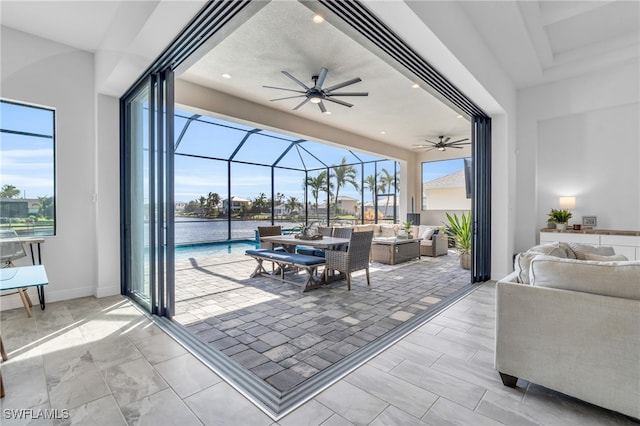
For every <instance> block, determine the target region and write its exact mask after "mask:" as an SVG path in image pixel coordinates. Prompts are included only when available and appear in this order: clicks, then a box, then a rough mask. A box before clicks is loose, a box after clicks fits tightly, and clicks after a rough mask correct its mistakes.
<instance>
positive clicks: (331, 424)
mask: <svg viewBox="0 0 640 426" xmlns="http://www.w3.org/2000/svg"><path fill="white" fill-rule="evenodd" d="M322 426H354V424H353V423H351V422H350V421H349V420H347V419H345V418H344V417H342V416H340V415H339V414H334V415H333V416H331V417H329V418H328V419H327V421H326V422H324V423H322Z"/></svg>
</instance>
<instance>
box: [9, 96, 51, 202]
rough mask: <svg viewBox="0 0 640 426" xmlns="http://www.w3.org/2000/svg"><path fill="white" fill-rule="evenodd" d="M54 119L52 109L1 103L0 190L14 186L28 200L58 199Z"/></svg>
mask: <svg viewBox="0 0 640 426" xmlns="http://www.w3.org/2000/svg"><path fill="white" fill-rule="evenodd" d="M54 115H55V114H54V111H53V110H52V109H42V108H37V107H25V106H19V105H14V104H11V103H7V102H4V101H3V102H0V129H2V130H3V132H1V133H0V187H2V186H4V185H13V186H15V187H16V188H18V189H19V190H20V191H21V192H20V197H24V198H38V197H44V196H53V195H54V185H53V179H52V176H53V170H54V160H53V158H54V142H53V134H54V121H55V119H54ZM4 130H11V131H19V132H28V133H32V134H37V135H39V136H27V135H18V134H12V133H7V132H5V131H4Z"/></svg>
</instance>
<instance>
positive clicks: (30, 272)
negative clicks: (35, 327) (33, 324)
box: [0, 265, 49, 317]
mask: <svg viewBox="0 0 640 426" xmlns="http://www.w3.org/2000/svg"><path fill="white" fill-rule="evenodd" d="M47 284H49V279H48V278H47V272H46V271H45V270H44V266H43V265H33V266H15V267H13V268H2V269H0V290H17V293H19V294H20V298H21V299H22V304H23V305H24V309H25V310H26V311H27V316H28V317H31V306H33V304H32V303H31V299H30V298H29V294H28V293H27V292H26V291H25V289H27V288H29V287H36V288H37V290H38V299H40V309H42V310H44V286H45V285H47ZM12 294H14V293H12Z"/></svg>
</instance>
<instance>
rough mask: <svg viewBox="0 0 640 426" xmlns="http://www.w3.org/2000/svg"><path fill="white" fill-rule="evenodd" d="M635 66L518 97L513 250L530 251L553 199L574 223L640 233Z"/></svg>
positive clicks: (639, 85)
mask: <svg viewBox="0 0 640 426" xmlns="http://www.w3.org/2000/svg"><path fill="white" fill-rule="evenodd" d="M639 71H640V69H639V65H638V61H637V60H635V61H633V62H630V63H627V64H626V65H624V66H617V67H615V68H609V69H606V70H601V71H598V72H593V73H589V74H585V75H582V76H579V77H574V78H571V79H566V80H562V81H558V82H555V83H550V84H545V85H541V86H537V87H532V88H528V89H524V90H521V91H520V92H519V93H518V117H519V118H518V155H517V162H518V163H517V164H518V166H517V170H518V175H517V181H518V196H517V223H518V227H517V233H516V249H517V250H518V251H521V250H525V249H527V248H528V247H530V246H532V245H534V244H536V242H537V241H538V232H539V230H540V228H541V227H543V226H544V225H545V224H546V219H547V213H548V212H549V210H550V209H551V208H558V197H560V196H564V195H574V196H575V197H576V208H575V209H572V212H573V213H574V218H573V219H572V220H571V222H572V223H581V220H580V218H581V217H582V216H585V215H586V216H597V217H598V228H601V229H625V230H640V173H639V171H638V170H639V167H638V164H640V118H639V117H640V111H639V101H640V83H639V76H640V72H639Z"/></svg>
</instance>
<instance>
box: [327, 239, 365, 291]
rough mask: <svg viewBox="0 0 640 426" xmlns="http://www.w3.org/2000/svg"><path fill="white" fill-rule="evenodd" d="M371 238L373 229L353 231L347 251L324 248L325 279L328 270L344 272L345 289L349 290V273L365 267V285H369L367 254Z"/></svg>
mask: <svg viewBox="0 0 640 426" xmlns="http://www.w3.org/2000/svg"><path fill="white" fill-rule="evenodd" d="M372 239H373V231H365V232H353V233H352V234H351V237H350V240H349V247H348V248H347V251H342V250H325V262H326V263H325V270H324V273H325V281H326V280H327V279H328V274H329V271H338V272H344V273H345V274H346V278H347V290H351V273H352V272H355V271H359V270H361V269H366V271H367V285H370V284H371V281H370V279H369V254H370V253H371V240H372Z"/></svg>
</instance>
